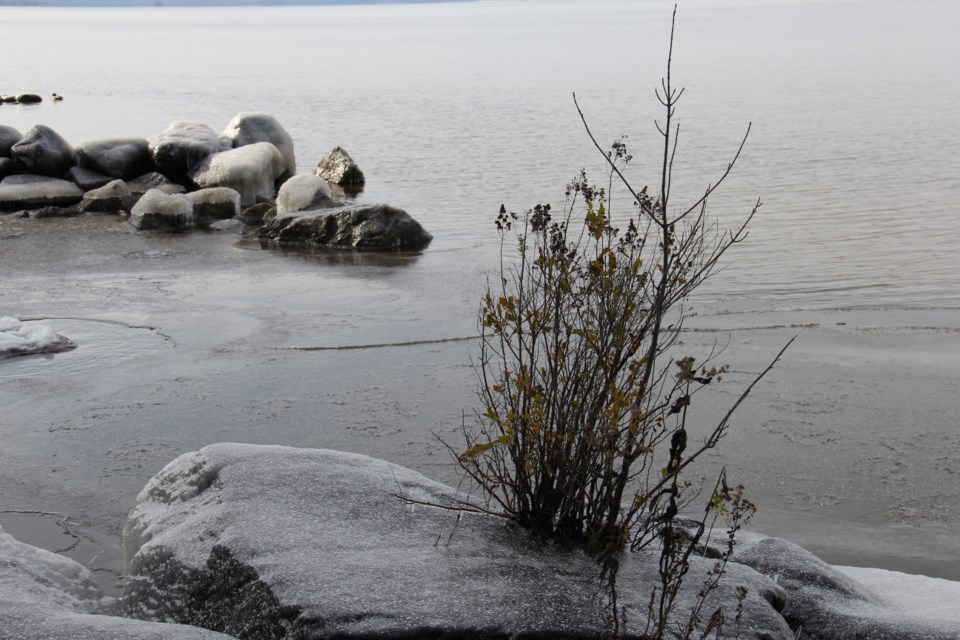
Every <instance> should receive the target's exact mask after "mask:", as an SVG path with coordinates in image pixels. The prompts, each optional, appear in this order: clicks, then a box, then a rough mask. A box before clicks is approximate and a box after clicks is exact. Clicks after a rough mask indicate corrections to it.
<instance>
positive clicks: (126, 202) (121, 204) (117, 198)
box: [80, 179, 137, 213]
mask: <svg viewBox="0 0 960 640" xmlns="http://www.w3.org/2000/svg"><path fill="white" fill-rule="evenodd" d="M136 200H137V197H136V196H134V195H133V193H132V192H131V191H130V187H128V186H127V183H126V182H124V181H123V180H119V179H118V180H113V181H111V182H108V183H107V184H105V185H104V186H102V187H100V188H99V189H92V190H90V191H87V192H86V193H84V194H83V200H81V201H80V210H81V211H83V212H88V213H121V212H127V213H129V212H130V209H131V208H132V207H133V205H134V203H135V202H136Z"/></svg>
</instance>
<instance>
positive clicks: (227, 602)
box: [123, 444, 793, 640]
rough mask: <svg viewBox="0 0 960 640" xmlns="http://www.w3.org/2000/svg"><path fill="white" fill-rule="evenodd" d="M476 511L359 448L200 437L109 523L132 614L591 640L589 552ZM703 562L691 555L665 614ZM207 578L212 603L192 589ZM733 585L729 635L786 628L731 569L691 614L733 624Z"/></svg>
mask: <svg viewBox="0 0 960 640" xmlns="http://www.w3.org/2000/svg"><path fill="white" fill-rule="evenodd" d="M405 500H409V501H416V503H417V504H414V503H412V502H405ZM424 503H428V504H435V505H446V506H448V507H452V508H453V509H451V510H448V509H443V508H438V507H432V506H427V504H424ZM457 506H463V507H466V508H467V510H466V511H462V512H460V513H458V512H457V511H456V507H457ZM476 506H477V505H476V503H475V502H473V501H471V500H470V499H469V498H468V497H466V496H464V495H463V494H460V493H458V492H456V491H455V490H453V489H451V488H449V487H446V486H444V485H441V484H439V483H436V482H433V481H431V480H429V479H427V478H425V477H424V476H422V475H420V474H418V473H415V472H413V471H410V470H408V469H404V468H402V467H398V466H396V465H392V464H390V463H388V462H386V461H383V460H376V459H373V458H369V457H367V456H361V455H356V454H349V453H343V452H337V451H329V450H316V449H292V448H288V447H276V446H255V445H235V444H231V445H211V446H208V447H205V448H204V449H202V450H201V451H199V452H193V453H189V454H185V455H183V456H181V457H180V458H178V459H177V460H175V461H174V462H172V463H171V464H169V465H167V466H166V467H165V468H164V469H163V470H162V471H161V472H160V473H159V474H158V475H157V476H156V477H154V478H153V479H152V480H151V481H150V482H149V483H148V484H147V486H146V487H145V488H144V489H143V491H142V492H141V493H140V495H139V496H138V498H137V502H136V505H135V507H134V509H133V511H132V512H131V514H130V517H129V519H128V521H127V524H126V526H125V528H124V543H123V544H124V558H125V570H126V574H127V576H128V578H127V581H126V585H125V595H126V601H127V603H128V604H129V605H130V606H131V610H132V612H133V613H134V614H135V615H137V616H138V617H144V618H155V619H160V620H167V621H171V622H182V621H184V620H195V619H198V618H201V619H202V618H205V617H207V618H216V619H219V620H223V621H228V622H230V623H232V624H235V625H242V624H245V623H249V624H255V623H260V624H263V623H264V622H268V623H269V627H268V629H267V630H266V631H265V632H264V635H262V636H256V637H263V638H274V637H280V636H279V634H277V635H273V634H272V633H269V630H270V629H274V630H276V629H278V628H282V629H284V630H285V631H286V632H287V633H289V635H288V637H304V638H379V639H383V640H387V639H399V638H406V639H411V638H451V639H452V638H464V639H477V640H479V639H480V638H497V639H501V638H502V639H507V638H526V639H530V640H534V639H540V640H546V639H548V638H549V639H555V638H556V639H560V638H567V639H569V638H582V639H586V638H601V637H604V635H605V631H606V630H607V626H606V618H605V612H604V608H603V605H602V600H603V598H602V594H601V593H600V590H601V589H602V587H601V586H600V582H599V580H598V567H597V565H596V563H595V561H594V560H592V559H591V558H589V557H587V556H586V555H584V554H583V553H581V552H579V551H577V550H573V549H569V548H561V547H557V546H554V545H550V544H547V543H543V542H540V541H537V540H534V539H532V538H531V537H530V536H529V535H528V534H527V533H526V532H524V531H523V530H521V529H519V528H517V527H515V526H513V525H511V524H509V523H508V522H507V521H505V520H503V519H500V518H497V517H494V516H489V515H483V514H480V513H476V512H472V511H470V509H475V508H476ZM657 558H658V555H657V554H655V553H647V552H643V553H627V554H625V555H624V557H623V558H622V562H621V567H620V574H619V575H620V580H619V584H620V589H619V604H620V605H621V606H622V607H623V612H624V614H625V615H626V616H627V619H628V620H630V621H632V623H633V624H634V625H636V627H637V628H628V631H632V633H631V635H629V636H627V637H633V638H636V637H637V634H638V633H639V631H641V630H642V621H643V620H644V619H645V618H646V610H647V602H648V598H649V595H650V589H652V588H653V587H654V586H655V585H656V584H657V583H658V574H657V566H658V564H657ZM712 567H713V562H712V561H708V560H704V559H701V558H694V559H693V562H692V568H691V570H690V573H689V574H688V575H687V579H686V581H685V585H686V586H685V587H684V588H682V589H681V592H680V595H679V597H678V603H677V611H678V612H680V616H679V619H684V618H685V617H686V616H687V615H689V611H690V609H691V607H692V606H693V604H694V602H695V600H696V593H697V591H698V590H699V589H700V587H701V586H702V584H703V580H704V579H706V577H707V576H708V574H709V572H710V570H711V569H712ZM216 584H222V585H224V587H223V588H222V589H220V590H218V592H217V593H216V596H217V597H216V599H215V601H214V602H213V603H211V602H210V598H209V597H207V596H204V597H198V596H197V595H196V594H198V593H199V594H205V593H206V592H207V590H208V589H209V588H208V587H207V586H206V585H216ZM738 588H745V589H746V590H747V593H746V597H745V599H744V601H743V612H744V613H743V620H742V623H741V628H740V630H739V631H740V632H741V637H743V638H766V639H767V640H789V639H792V638H793V634H792V633H791V631H790V629H789V628H788V627H787V625H786V623H785V622H784V620H783V618H782V617H781V616H780V614H779V613H778V612H777V610H776V609H775V607H774V606H773V605H772V604H771V603H782V602H783V600H784V595H783V592H782V590H781V589H780V588H779V587H777V585H776V584H774V583H773V581H772V580H770V579H769V578H766V577H764V576H762V575H760V574H758V573H757V572H755V571H753V570H752V569H748V568H746V567H743V566H741V565H736V566H730V567H729V570H728V572H727V574H726V575H725V577H724V580H723V581H722V582H721V586H720V587H719V588H718V589H717V590H715V591H714V592H712V593H711V595H710V596H709V597H708V599H707V601H706V603H705V605H704V611H706V612H708V613H707V614H706V615H705V616H704V617H705V618H706V617H709V616H710V615H711V614H712V613H713V612H714V611H715V610H716V609H717V608H718V607H722V608H724V609H726V611H727V613H726V615H727V619H728V620H729V621H731V624H730V625H729V626H728V627H727V628H726V629H725V631H726V633H725V634H724V635H723V637H727V638H731V637H733V634H734V632H735V631H736V629H734V628H733V624H732V620H733V619H734V616H735V609H736V607H737V604H738V603H737V597H736V593H737V589H738ZM254 594H256V597H253V596H254ZM704 622H705V621H704ZM216 628H219V627H216ZM248 637H252V636H248ZM698 637H699V636H698ZM711 637H713V636H711Z"/></svg>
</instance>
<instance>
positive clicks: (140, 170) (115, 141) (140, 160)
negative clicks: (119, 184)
mask: <svg viewBox="0 0 960 640" xmlns="http://www.w3.org/2000/svg"><path fill="white" fill-rule="evenodd" d="M77 164H78V165H79V166H81V167H83V168H84V169H90V170H91V171H97V172H99V173H102V174H104V175H107V176H110V177H111V178H121V179H123V180H129V179H131V178H136V177H137V176H141V175H143V174H145V173H148V172H150V171H152V170H153V168H154V167H153V158H152V157H151V155H150V147H149V143H148V142H147V139H146V138H111V139H107V140H94V141H92V142H85V143H84V144H82V145H80V146H79V147H77Z"/></svg>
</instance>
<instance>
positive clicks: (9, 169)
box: [0, 158, 21, 180]
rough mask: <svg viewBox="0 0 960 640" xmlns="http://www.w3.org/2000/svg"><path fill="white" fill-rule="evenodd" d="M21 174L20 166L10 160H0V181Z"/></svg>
mask: <svg viewBox="0 0 960 640" xmlns="http://www.w3.org/2000/svg"><path fill="white" fill-rule="evenodd" d="M18 173H21V169H20V165H18V164H17V163H16V162H14V161H13V160H12V159H10V158H0V180H3V179H4V178H6V177H7V176H12V175H15V174H18Z"/></svg>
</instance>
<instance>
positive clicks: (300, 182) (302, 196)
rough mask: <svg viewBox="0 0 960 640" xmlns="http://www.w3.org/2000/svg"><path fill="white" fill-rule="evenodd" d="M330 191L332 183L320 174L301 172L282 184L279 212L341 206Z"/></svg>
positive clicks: (278, 194)
mask: <svg viewBox="0 0 960 640" xmlns="http://www.w3.org/2000/svg"><path fill="white" fill-rule="evenodd" d="M340 204H341V203H338V202H337V201H336V200H334V199H333V194H331V193H330V185H329V184H327V181H326V180H324V179H323V178H321V177H320V176H316V175H313V174H311V173H301V174H300V175H296V176H293V177H292V178H290V179H289V180H287V181H286V182H284V183H283V184H282V185H281V186H280V192H279V193H277V213H280V214H283V213H296V212H298V211H310V210H315V209H322V208H330V207H336V206H340Z"/></svg>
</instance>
